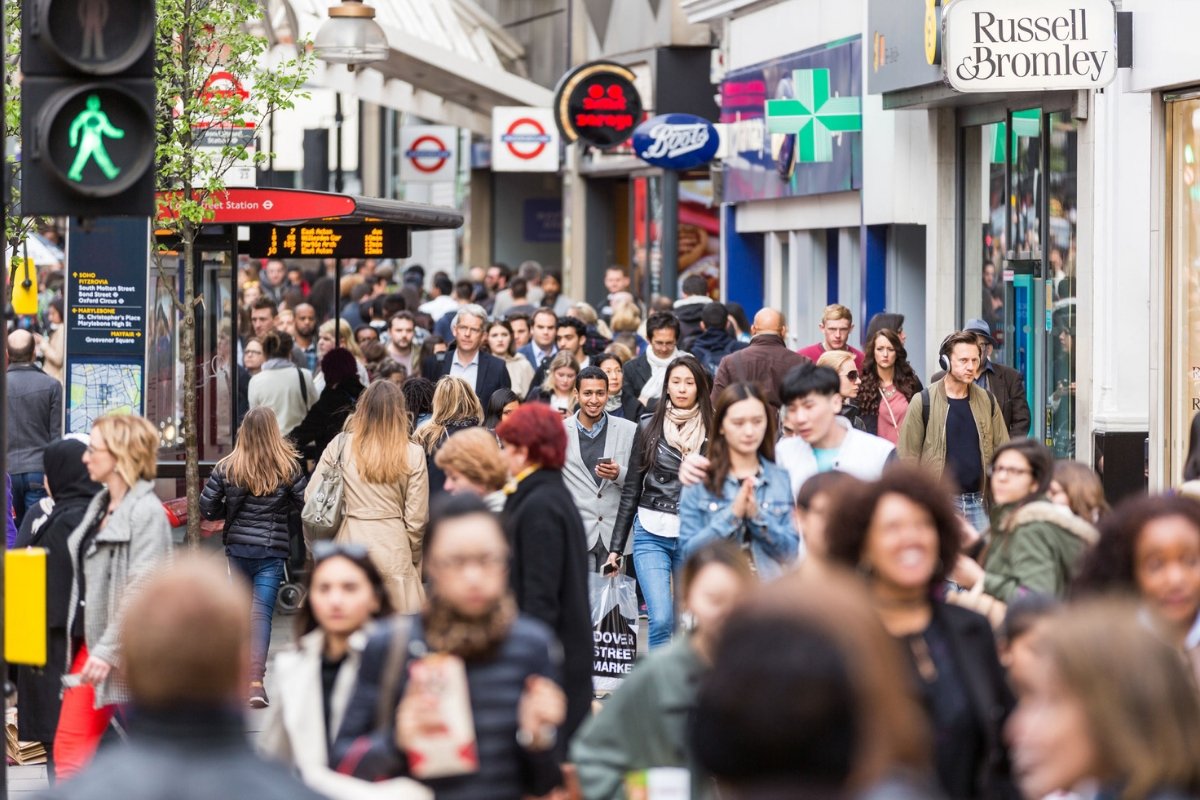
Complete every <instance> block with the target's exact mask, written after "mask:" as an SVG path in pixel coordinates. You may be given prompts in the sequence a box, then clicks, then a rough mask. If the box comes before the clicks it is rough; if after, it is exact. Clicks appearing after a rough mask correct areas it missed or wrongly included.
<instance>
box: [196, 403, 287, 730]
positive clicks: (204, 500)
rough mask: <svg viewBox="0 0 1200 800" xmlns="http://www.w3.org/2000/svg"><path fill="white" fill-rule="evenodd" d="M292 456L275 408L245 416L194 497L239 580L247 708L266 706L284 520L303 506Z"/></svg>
mask: <svg viewBox="0 0 1200 800" xmlns="http://www.w3.org/2000/svg"><path fill="white" fill-rule="evenodd" d="M299 458H300V456H299V454H298V453H297V452H296V448H295V447H293V446H292V443H291V442H290V441H288V440H287V439H285V438H283V436H282V435H280V433H279V423H278V422H276V421H275V412H274V411H272V410H271V409H269V408H267V407H265V406H261V407H259V408H252V409H250V411H249V412H247V413H246V418H245V419H244V420H243V421H242V426H241V428H240V429H238V438H237V445H236V446H235V447H234V448H233V452H232V453H230V454H229V455H227V456H225V458H223V459H221V460H220V461H218V462H217V466H216V467H215V468H214V469H213V471H212V475H210V476H209V478H208V483H207V484H206V485H205V487H204V491H203V492H202V493H201V495H200V513H201V514H203V515H204V518H205V519H223V520H224V521H225V528H224V530H223V532H222V534H221V541H222V543H223V544H224V545H225V557H226V559H228V561H229V567H230V569H231V570H233V571H236V572H239V573H241V575H242V576H243V577H245V578H246V580H247V582H249V584H250V586H251V590H252V592H253V595H252V604H251V607H250V623H251V631H252V636H251V642H250V707H251V708H266V707H267V705H269V703H270V701H269V700H268V699H267V693H266V690H265V689H263V676H264V675H266V673H267V649H268V647H269V646H270V643H271V616H272V615H273V614H274V613H275V599H276V597H277V595H278V594H279V586H280V584H281V583H283V568H284V564H285V562H286V561H287V558H288V555H289V554H290V552H291V525H290V518H291V517H292V515H293V514H296V513H298V512H299V511H300V509H301V508H303V507H304V489H305V485H306V484H307V479H306V478H305V476H304V473H303V472H302V471H301V469H300V465H299Z"/></svg>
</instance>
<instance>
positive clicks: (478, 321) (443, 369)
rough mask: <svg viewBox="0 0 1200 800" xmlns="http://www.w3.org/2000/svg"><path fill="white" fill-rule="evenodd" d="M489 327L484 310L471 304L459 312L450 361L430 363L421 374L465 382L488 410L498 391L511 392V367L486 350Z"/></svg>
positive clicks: (453, 330)
mask: <svg viewBox="0 0 1200 800" xmlns="http://www.w3.org/2000/svg"><path fill="white" fill-rule="evenodd" d="M486 326H487V312H486V311H484V310H483V307H482V306H478V305H476V304H474V303H468V304H467V305H465V306H462V307H461V308H459V310H458V313H456V314H455V315H454V319H453V321H451V323H450V330H451V331H452V332H453V333H454V344H453V345H451V347H450V351H449V352H448V353H447V354H446V358H444V359H443V360H441V361H438V360H437V359H436V358H428V359H426V360H425V364H424V365H423V366H422V370H421V374H422V375H425V376H427V377H429V378H430V380H434V381H436V380H437V379H438V378H441V377H442V376H444V375H452V376H453V377H455V378H462V379H463V380H464V381H466V382H467V383H468V384H470V386H471V388H473V389H474V390H475V396H476V397H478V398H479V402H480V403H482V404H483V405H484V406H486V405H487V402H488V400H489V399H491V396H492V393H493V392H495V391H496V390H497V389H511V388H512V381H511V380H510V379H509V377H508V367H507V365H505V363H504V362H503V361H501V360H500V359H498V358H496V357H495V356H493V355H491V354H490V353H486V352H484V350H483V349H482V345H483V332H484V329H485V327H486Z"/></svg>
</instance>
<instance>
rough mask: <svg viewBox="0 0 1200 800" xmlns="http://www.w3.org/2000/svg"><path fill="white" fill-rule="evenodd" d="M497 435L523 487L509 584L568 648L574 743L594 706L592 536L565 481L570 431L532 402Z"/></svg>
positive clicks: (512, 526) (567, 728) (516, 498)
mask: <svg viewBox="0 0 1200 800" xmlns="http://www.w3.org/2000/svg"><path fill="white" fill-rule="evenodd" d="M496 435H497V436H498V437H500V440H501V441H502V442H504V455H505V457H506V459H507V460H508V467H509V471H510V472H511V473H512V474H513V475H515V476H517V488H516V490H515V491H514V492H513V493H512V494H510V495H509V496H508V500H507V501H506V502H505V504H504V531H505V533H506V534H508V541H509V546H510V547H511V548H512V569H511V572H510V573H509V575H510V583H511V585H512V590H513V594H514V595H515V596H516V599H517V605H518V606H519V607H520V609H521V611H522V612H523V613H525V614H528V615H529V616H531V617H533V618H535V619H540V620H541V621H542V622H544V623H546V624H547V625H548V626H550V629H551V630H552V631H554V633H555V635H556V636H557V637H558V641H559V643H560V644H561V645H562V649H563V689H564V691H566V693H567V721H566V723H565V724H564V725H563V731H562V733H563V735H564V736H565V737H567V738H570V736H571V735H572V734H573V733H574V732H575V730H576V728H578V727H579V725H580V723H582V722H583V720H584V719H585V718H586V717H587V714H588V711H589V709H590V708H591V703H592V613H591V609H590V607H589V599H588V568H587V535H586V534H585V532H584V528H583V521H582V520H581V519H580V517H579V512H578V511H577V510H576V509H575V501H574V499H573V498H572V496H571V493H570V491H568V489H567V486H566V484H565V483H564V482H563V476H562V467H563V464H564V463H566V458H567V433H566V429H565V428H564V427H563V422H562V417H561V416H559V414H558V413H557V412H555V411H554V410H552V409H551V408H550V407H549V406H546V405H542V404H541V403H531V404H528V405H524V406H522V407H521V408H518V409H517V410H516V411H514V412H513V413H512V414H511V415H509V417H508V418H507V419H505V420H504V421H503V422H501V423H500V425H499V427H497V428H496ZM530 470H532V472H531V471H530Z"/></svg>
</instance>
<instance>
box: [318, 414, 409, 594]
mask: <svg viewBox="0 0 1200 800" xmlns="http://www.w3.org/2000/svg"><path fill="white" fill-rule="evenodd" d="M343 441H344V442H345V450H344V453H343V456H342V474H343V476H344V479H345V503H346V507H345V509H346V517H345V521H344V522H343V523H342V527H341V529H339V530H338V532H337V535H336V536H334V537H333V538H334V541H335V542H355V543H358V544H362V545H365V546H366V548H367V552H368V553H370V555H371V560H372V561H374V562H375V566H376V567H378V568H379V571H380V572H381V573H382V574H383V577H384V579H385V580H387V582H388V588H389V589H390V590H391V595H392V602H393V603H394V604H395V606H396V611H397V612H398V613H401V614H415V613H417V612H418V611H420V609H421V604H422V602H423V601H424V599H425V592H424V590H423V589H422V588H421V570H420V565H421V545H422V542H423V541H424V537H425V522H426V521H427V520H428V518H429V473H428V471H427V470H426V467H425V451H424V450H422V449H421V447H420V445H417V444H414V443H412V442H409V444H408V454H407V455H408V475H407V476H406V478H405V479H402V480H401V481H400V482H399V483H397V484H394V485H387V484H379V483H367V481H366V480H364V479H363V478H362V476H360V475H359V474H358V469H357V468H356V467H355V464H354V442H353V436H352V434H348V433H340V434H338V435H337V437H336V438H334V440H333V441H331V442H330V443H329V446H328V447H326V448H325V452H324V453H322V454H321V460H320V462H318V464H317V469H316V471H315V472H314V473H313V476H312V479H311V480H310V481H309V482H308V489H307V490H306V492H305V497H306V498H307V497H308V496H311V495H312V493H313V492H315V491H316V489H317V487H318V486H320V485H321V479H322V477H323V476H324V474H325V470H326V469H328V468H329V467H330V465H332V464H333V463H334V462H335V461H337V457H338V452H339V451H341V450H342V443H343Z"/></svg>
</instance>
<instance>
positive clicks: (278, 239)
mask: <svg viewBox="0 0 1200 800" xmlns="http://www.w3.org/2000/svg"><path fill="white" fill-rule="evenodd" d="M213 212H214V213H213V218H212V220H211V221H209V222H208V223H206V224H205V225H204V226H203V227H202V229H201V233H200V236H199V237H198V238H197V242H196V248H195V271H194V275H195V285H194V286H193V287H191V291H190V292H188V291H185V287H184V285H183V281H184V270H183V256H182V252H177V253H176V254H175V255H173V256H171V257H169V258H167V259H163V260H162V262H163V266H162V268H159V267H158V266H156V265H154V264H152V266H151V270H150V285H149V287H148V305H149V308H148V311H149V314H148V319H147V321H146V326H147V329H148V330H147V334H146V340H147V346H146V369H145V394H144V401H145V416H146V418H147V419H149V420H150V421H151V422H153V423H154V424H155V425H156V426H157V427H158V429H159V432H160V436H161V442H162V446H161V449H160V450H159V478H160V480H161V481H164V482H173V483H174V484H175V485H174V486H173V487H172V486H170V485H162V484H160V486H159V490H160V494H162V495H164V496H170V494H171V492H172V489H174V490H175V494H176V495H177V496H182V495H183V494H184V493H185V487H184V485H183V475H184V451H183V437H182V435H181V425H180V422H181V418H182V413H183V387H182V375H183V363H182V361H181V360H180V353H179V340H178V330H179V319H178V318H177V314H176V311H175V305H174V302H173V300H174V298H176V297H188V296H189V295H190V296H191V297H196V296H201V297H203V306H202V308H201V309H200V312H199V313H198V314H197V315H196V326H197V329H196V359H197V376H198V380H199V382H200V386H199V387H198V392H197V412H198V425H197V435H198V438H199V449H200V465H201V474H202V475H203V476H207V474H208V472H209V471H210V470H211V468H212V466H213V465H214V464H215V463H216V462H217V461H218V460H220V459H221V458H222V457H224V456H225V455H227V454H228V453H229V452H230V450H231V449H232V447H233V442H234V439H235V437H236V436H237V421H238V404H239V397H240V398H241V399H242V401H243V402H244V398H245V392H246V386H245V383H246V381H245V379H244V375H245V373H241V371H240V370H239V369H238V364H239V363H240V360H241V359H240V356H239V352H240V343H241V341H242V338H243V336H245V335H246V334H247V331H245V330H244V329H243V327H242V322H241V320H240V318H239V313H238V312H239V309H238V298H239V295H238V286H237V285H236V281H237V275H238V264H239V257H241V258H243V259H244V258H247V257H248V258H252V259H265V258H278V259H283V260H284V261H289V260H295V259H322V260H325V259H332V260H334V263H335V264H336V267H335V277H334V282H335V291H334V307H335V313H338V312H340V308H341V301H340V296H339V295H340V292H338V291H337V289H336V287H337V285H338V283H340V277H341V272H342V259H351V258H355V259H362V258H376V259H403V258H406V257H407V256H408V255H409V252H410V241H411V236H412V234H413V232H415V231H422V230H435V229H453V228H459V227H461V226H462V224H463V217H462V214H460V213H459V212H458V211H456V210H454V209H452V208H444V207H438V206H429V205H423V204H420V203H409V202H404V201H400V200H387V199H381V198H368V197H356V196H352V195H345V194H336V193H331V192H315V191H305V190H297V189H229V190H227V191H226V192H224V193H223V194H222V196H221V197H220V199H219V201H218V203H217V204H216V205H215V207H214V209H213ZM159 241H160V244H161V243H165V244H167V245H168V246H169V245H170V242H169V240H165V239H163V238H160V240H159ZM239 373H241V374H239Z"/></svg>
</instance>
